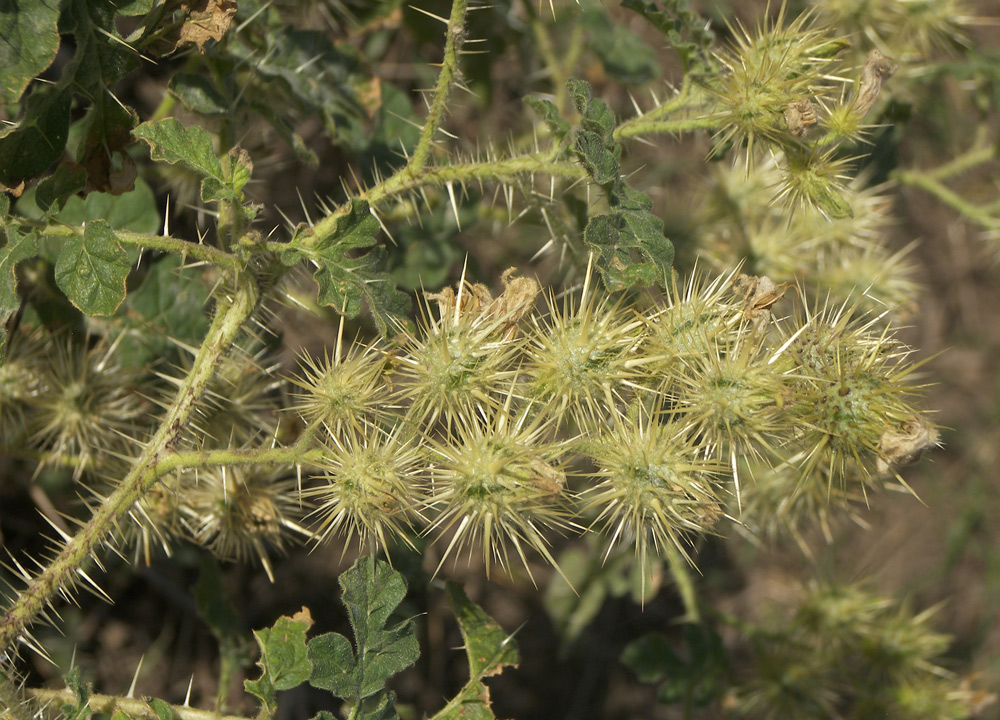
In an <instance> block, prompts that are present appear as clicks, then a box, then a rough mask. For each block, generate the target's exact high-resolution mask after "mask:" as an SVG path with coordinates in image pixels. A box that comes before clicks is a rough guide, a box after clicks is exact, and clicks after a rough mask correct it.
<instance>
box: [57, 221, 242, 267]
mask: <svg viewBox="0 0 1000 720" xmlns="http://www.w3.org/2000/svg"><path fill="white" fill-rule="evenodd" d="M83 231H84V228H83V226H82V225H77V226H69V225H47V226H45V227H44V233H45V234H46V235H52V236H54V237H74V236H77V237H79V236H82V235H83ZM115 237H116V238H117V239H118V242H120V243H121V244H122V245H131V246H133V247H139V248H147V249H149V250H162V251H164V252H171V253H176V254H177V255H187V256H189V257H192V258H195V259H196V260H203V261H205V262H207V263H211V264H212V265H215V266H216V267H218V268H220V269H224V270H231V271H234V272H235V271H238V270H239V269H240V261H239V260H238V259H237V258H236V257H235V256H234V255H231V254H230V253H227V252H225V251H223V250H219V249H218V248H216V247H212V246H211V245H202V244H200V243H193V242H189V241H187V240H178V239H177V238H173V237H170V236H168V235H149V234H147V233H139V232H132V231H130V230H115Z"/></svg>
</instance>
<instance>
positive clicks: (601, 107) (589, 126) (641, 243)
mask: <svg viewBox="0 0 1000 720" xmlns="http://www.w3.org/2000/svg"><path fill="white" fill-rule="evenodd" d="M569 90H570V95H571V96H572V98H573V102H574V103H575V104H576V108H577V110H578V111H579V113H580V115H581V116H582V119H581V129H580V131H579V132H578V133H577V136H576V146H575V150H576V154H577V156H578V157H579V158H580V161H581V162H582V163H583V164H584V166H585V167H586V168H587V173H588V174H589V175H590V177H591V179H592V180H593V181H594V182H595V183H596V184H598V185H600V186H601V189H602V190H603V191H604V193H605V195H606V196H607V199H608V204H609V205H610V206H611V208H612V212H611V213H608V214H605V215H595V216H593V217H591V218H590V220H589V222H588V223H587V227H586V228H585V229H584V231H583V240H584V242H585V243H586V244H587V246H588V247H590V248H592V249H593V250H594V251H595V252H596V253H597V261H596V265H597V268H598V270H600V271H601V274H602V277H603V278H604V283H605V285H606V286H607V287H608V289H609V290H620V289H623V288H630V287H633V286H635V285H639V286H647V287H648V286H650V285H660V286H661V287H662V286H665V285H666V282H667V278H668V277H669V276H670V266H671V263H673V259H674V246H673V245H672V244H671V242H670V241H669V240H668V239H667V238H666V237H664V235H663V221H662V220H660V219H659V218H658V217H656V216H655V215H653V214H652V213H651V212H650V209H651V208H652V206H653V203H652V202H651V201H650V199H649V197H648V196H647V195H644V194H643V193H641V192H638V191H636V190H633V189H632V188H630V187H629V186H628V184H627V183H626V182H625V180H624V179H623V178H622V170H621V152H622V149H621V145H620V143H619V142H618V140H616V139H615V137H614V128H615V119H614V116H613V115H612V113H611V110H610V109H608V106H607V105H606V104H605V103H604V102H603V101H601V100H596V99H594V98H592V97H591V94H590V86H589V85H588V84H587V83H585V82H583V81H580V80H572V81H570V84H569Z"/></svg>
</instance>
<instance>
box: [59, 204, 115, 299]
mask: <svg viewBox="0 0 1000 720" xmlns="http://www.w3.org/2000/svg"><path fill="white" fill-rule="evenodd" d="M131 267H132V263H131V262H130V261H129V257H128V253H126V252H125V249H124V248H123V247H122V246H121V243H120V242H118V238H117V237H115V234H114V232H113V231H112V230H111V228H110V227H109V226H108V224H107V223H106V222H105V221H103V220H95V221H93V222H90V223H87V225H86V227H85V228H84V230H83V235H82V236H80V235H74V236H72V237H70V238H67V239H66V241H65V242H64V243H63V246H62V249H61V250H60V252H59V259H58V260H57V261H56V267H55V278H56V284H57V285H58V286H59V289H60V290H62V291H63V292H64V293H65V294H66V297H67V298H69V301H70V302H71V303H73V305H75V306H76V307H77V308H78V309H79V310H80V311H81V312H83V313H84V314H86V315H112V314H114V312H115V310H117V309H118V306H119V305H121V304H122V301H123V300H124V299H125V280H126V278H127V277H128V273H129V270H130V269H131Z"/></svg>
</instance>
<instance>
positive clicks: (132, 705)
mask: <svg viewBox="0 0 1000 720" xmlns="http://www.w3.org/2000/svg"><path fill="white" fill-rule="evenodd" d="M25 694H26V695H27V696H28V697H31V698H34V699H36V700H38V701H39V702H40V703H41V704H42V705H61V704H69V705H72V704H73V703H75V702H76V700H77V698H76V696H75V695H74V694H73V691H72V690H68V689H67V690H44V689H41V688H37V689H36V688H28V689H27V690H25ZM87 707H89V708H90V709H91V710H93V711H94V712H95V713H106V714H108V715H110V714H111V713H113V712H114V711H115V710H121V711H122V712H124V713H125V714H126V715H128V716H129V717H130V718H149V720H158V719H159V718H160V717H161V716H160V715H158V714H157V713H156V711H155V710H153V708H152V707H150V705H149V703H148V702H146V701H145V700H142V699H138V698H130V697H122V696H120V695H99V694H96V693H95V694H92V695H90V697H89V698H88V700H87ZM170 709H171V710H172V711H173V717H176V718H178V720H250V719H249V718H246V717H243V716H242V715H223V714H221V713H217V712H212V711H210V710H198V709H197V708H192V707H187V706H186V705H171V706H170Z"/></svg>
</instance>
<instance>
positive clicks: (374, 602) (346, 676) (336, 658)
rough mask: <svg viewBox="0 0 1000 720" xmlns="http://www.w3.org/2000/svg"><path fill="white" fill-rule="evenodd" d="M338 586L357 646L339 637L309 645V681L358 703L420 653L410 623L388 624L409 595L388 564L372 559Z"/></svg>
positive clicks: (342, 578) (361, 562)
mask: <svg viewBox="0 0 1000 720" xmlns="http://www.w3.org/2000/svg"><path fill="white" fill-rule="evenodd" d="M339 582H340V587H341V590H342V595H341V598H340V599H341V602H342V603H343V604H344V606H345V607H346V608H347V615H348V617H349V619H350V621H351V628H352V629H353V630H354V645H355V647H354V648H353V649H352V648H351V642H350V641H349V640H348V639H347V638H345V637H344V636H343V635H339V634H337V633H326V634H325V635H320V636H318V637H315V638H313V639H312V640H310V641H309V659H310V661H311V662H312V664H313V672H312V677H311V678H310V679H309V682H310V684H312V685H314V686H315V687H318V688H322V689H324V690H329V691H330V692H332V693H333V694H334V695H336V696H337V697H342V698H344V699H346V700H348V701H350V702H352V703H353V704H358V703H360V702H361V701H362V700H365V699H366V698H368V697H370V696H371V695H374V694H376V693H378V692H381V691H382V688H383V687H384V686H385V683H386V681H387V680H388V679H389V678H390V677H392V676H393V675H395V674H396V673H398V672H400V671H402V670H405V669H406V668H408V667H409V666H410V665H412V664H413V663H414V662H416V660H417V658H418V657H419V655H420V649H419V648H418V646H417V637H416V632H415V630H414V627H413V622H412V621H410V620H406V621H403V622H401V623H398V624H396V625H393V626H391V627H388V626H387V625H386V623H387V621H388V620H389V616H390V615H391V614H392V613H393V611H394V610H395V609H396V607H397V606H398V605H399V603H400V602H401V601H402V600H403V597H404V596H405V595H406V584H405V583H404V582H403V578H402V577H401V576H400V575H399V574H398V573H396V572H395V571H393V570H392V568H391V567H389V565H388V564H387V563H384V562H382V561H378V560H375V559H374V558H373V557H372V556H368V557H366V558H365V559H364V560H359V561H358V562H357V563H355V565H354V566H353V568H352V569H351V570H348V571H347V572H344V573H342V574H341V576H340V580H339ZM390 700H391V698H390Z"/></svg>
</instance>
